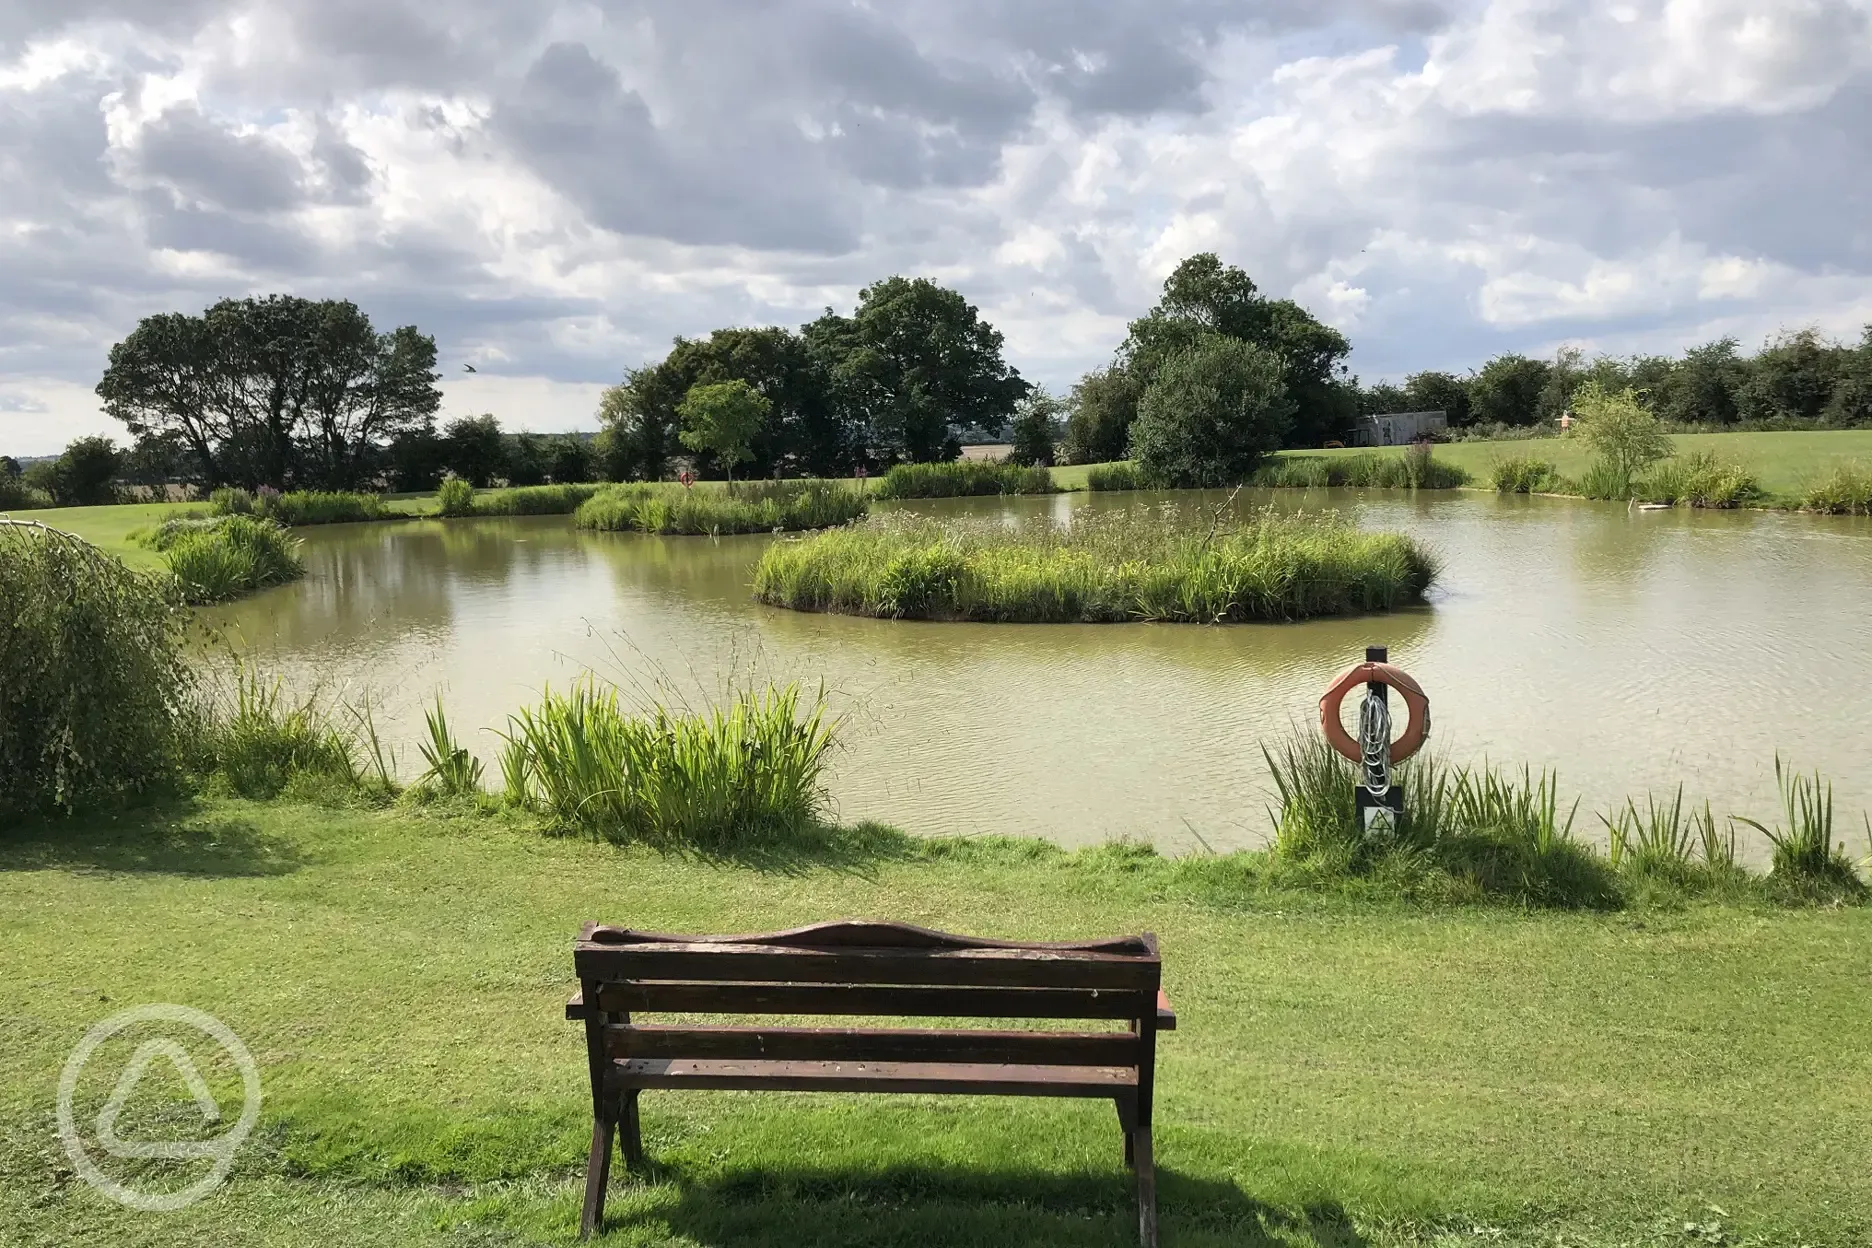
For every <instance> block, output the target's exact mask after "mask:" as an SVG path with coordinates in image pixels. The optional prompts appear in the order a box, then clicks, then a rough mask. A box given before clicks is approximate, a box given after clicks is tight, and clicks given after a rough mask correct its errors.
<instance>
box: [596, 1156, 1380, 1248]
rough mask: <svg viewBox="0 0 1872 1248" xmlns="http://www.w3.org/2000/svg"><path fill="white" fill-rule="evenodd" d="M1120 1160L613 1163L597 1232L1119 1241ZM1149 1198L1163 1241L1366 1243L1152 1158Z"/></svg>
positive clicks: (1338, 1223) (1336, 1214) (772, 1238)
mask: <svg viewBox="0 0 1872 1248" xmlns="http://www.w3.org/2000/svg"><path fill="white" fill-rule="evenodd" d="M645 1181H648V1182H651V1183H656V1184H660V1185H667V1186H666V1190H667V1187H670V1186H673V1187H674V1188H675V1189H676V1190H677V1192H678V1193H679V1194H678V1195H677V1196H676V1197H675V1199H674V1201H669V1200H655V1199H652V1200H650V1201H647V1202H645V1204H644V1205H643V1206H641V1207H640V1208H639V1209H637V1210H629V1209H627V1205H628V1204H629V1203H630V1201H629V1198H628V1195H627V1193H628V1192H629V1190H630V1188H629V1184H631V1183H633V1182H645ZM1133 1184H1134V1180H1133V1179H1132V1178H1131V1175H1130V1173H1129V1172H1128V1171H1124V1172H1121V1173H1120V1174H1118V1175H1103V1174H1080V1175H1063V1174H1059V1173H1057V1172H1051V1171H1040V1170H1026V1171H1015V1170H996V1171H994V1172H992V1173H988V1172H983V1171H966V1170H957V1169H946V1168H937V1167H927V1166H920V1167H909V1168H902V1169H892V1170H887V1171H884V1172H872V1173H865V1174H854V1173H851V1172H849V1171H843V1170H825V1169H813V1168H809V1167H787V1168H784V1169H782V1168H762V1169H745V1170H731V1171H729V1172H727V1173H726V1174H723V1173H720V1172H715V1173H712V1174H710V1175H709V1176H708V1177H707V1178H702V1177H697V1176H692V1175H689V1174H687V1173H686V1171H685V1168H684V1167H682V1166H681V1165H674V1166H671V1165H662V1164H658V1163H655V1162H652V1163H651V1168H650V1171H649V1173H648V1174H645V1175H637V1176H629V1177H626V1176H624V1175H622V1174H620V1173H617V1172H614V1173H613V1177H612V1188H611V1208H610V1210H609V1211H608V1212H607V1214H606V1217H605V1231H606V1234H607V1239H610V1240H615V1241H622V1242H638V1237H641V1236H642V1235H643V1234H644V1233H645V1232H649V1233H651V1234H657V1233H661V1234H665V1235H668V1236H670V1237H672V1238H675V1239H677V1240H679V1241H680V1242H694V1243H697V1244H705V1245H708V1246H709V1248H781V1246H782V1245H792V1244H802V1243H812V1244H822V1245H828V1246H829V1245H852V1246H853V1248H857V1246H858V1245H867V1244H879V1243H890V1244H914V1245H918V1248H923V1246H925V1245H927V1246H928V1248H939V1246H945V1245H956V1246H958V1248H960V1246H961V1245H979V1244H1032V1245H1053V1244H1058V1245H1084V1244H1112V1245H1127V1244H1136V1243H1137V1242H1138V1232H1137V1197H1136V1189H1135V1187H1134V1185H1133ZM1157 1210H1158V1219H1159V1223H1160V1226H1161V1228H1162V1232H1161V1234H1162V1239H1163V1241H1164V1242H1165V1243H1167V1244H1196V1245H1222V1244H1228V1245H1241V1246H1242V1248H1306V1246H1308V1245H1312V1246H1317V1248H1368V1245H1369V1243H1370V1241H1369V1240H1368V1239H1367V1238H1366V1237H1365V1236H1364V1234H1363V1233H1361V1232H1360V1231H1359V1230H1358V1229H1357V1228H1356V1227H1355V1226H1354V1225H1353V1223H1352V1219H1351V1217H1350V1215H1348V1214H1347V1213H1346V1211H1345V1210H1344V1209H1343V1208H1342V1207H1341V1206H1339V1205H1338V1204H1336V1203H1332V1202H1322V1203H1319V1204H1315V1205H1311V1206H1309V1207H1307V1208H1306V1209H1303V1210H1295V1209H1283V1208H1278V1207H1276V1206H1273V1205H1269V1204H1267V1203H1265V1202H1263V1201H1259V1200H1256V1199H1254V1198H1252V1197H1250V1196H1248V1195H1247V1194H1246V1193H1244V1192H1243V1191H1242V1190H1241V1189H1240V1188H1238V1187H1236V1186H1235V1185H1234V1184H1232V1183H1228V1182H1223V1181H1219V1180H1216V1179H1209V1178H1197V1177H1195V1176H1193V1175H1187V1174H1183V1173H1179V1172H1178V1171H1176V1170H1174V1169H1168V1168H1166V1167H1164V1166H1162V1165H1159V1166H1158V1167H1157Z"/></svg>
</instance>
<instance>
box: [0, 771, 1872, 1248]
mask: <svg viewBox="0 0 1872 1248" xmlns="http://www.w3.org/2000/svg"><path fill="white" fill-rule="evenodd" d="M1230 861H1231V860H1227V859H1223V860H1211V859H1203V858H1195V859H1185V860H1177V861H1169V860H1163V859H1159V858H1156V857H1154V856H1152V855H1150V854H1149V853H1148V852H1145V851H1140V850H1136V849H1126V848H1122V847H1108V848H1104V849H1098V850H1088V851H1084V852H1081V853H1077V854H1068V853H1063V852H1061V851H1058V850H1055V849H1052V848H1049V847H1046V846H1043V845H1039V844H1035V843H1029V842H978V843H936V844H929V843H917V842H907V841H904V840H902V839H900V838H897V837H894V836H891V835H889V834H887V833H883V832H879V831H871V832H863V833H860V832H854V833H847V834H844V835H842V836H837V837H828V838H827V839H826V840H824V841H823V842H822V843H821V844H820V845H819V846H817V847H816V849H812V850H810V851H807V850H805V849H802V851H801V852H800V853H799V854H798V855H796V856H795V857H793V858H790V859H788V860H786V861H782V862H774V863H771V864H769V865H766V866H764V867H755V866H750V865H738V864H735V863H732V862H716V863H710V862H705V861H699V860H696V859H692V858H681V857H667V856H662V855H658V854H655V853H651V852H648V851H642V850H633V851H622V852H620V851H619V850H617V849H615V848H613V847H611V846H609V845H605V844H602V843H596V842H592V841H589V840H584V839H575V838H550V837H548V838H542V837H541V836H540V835H539V830H538V829H537V828H536V827H534V826H531V825H528V824H526V823H524V822H519V823H511V822H506V821H503V820H500V819H485V818H461V817H453V816H449V815H446V814H443V813H424V812H412V811H407V810H396V811H376V810H365V809H345V808H318V807H309V806H299V805H287V804H254V803H247V802H239V801H217V802H209V803H206V804H203V805H200V806H195V807H188V808H181V809H177V810H174V811H171V812H167V813H157V814H146V815H140V816H135V817H130V818H120V819H114V820H102V821H97V822H78V823H67V824H64V825H60V826H58V827H56V828H19V829H14V830H12V831H10V832H4V833H0V1018H5V1019H7V1020H8V1021H9V1024H10V1025H9V1028H8V1042H7V1044H6V1045H4V1046H0V1226H4V1227H6V1228H7V1232H8V1233H9V1235H10V1236H11V1237H16V1238H17V1240H18V1241H19V1242H23V1243H32V1244H57V1245H64V1244H73V1245H75V1244H88V1243H99V1242H135V1243H139V1244H145V1245H184V1244H187V1245H193V1244H200V1243H217V1244H225V1245H268V1246H272V1245H296V1244H304V1245H326V1244H331V1243H346V1244H358V1245H406V1244H463V1243H477V1244H497V1243H499V1244H508V1243H512V1244H520V1243H570V1242H571V1241H572V1239H573V1237H574V1235H575V1232H576V1225H577V1206H578V1193H579V1172H580V1169H581V1165H582V1158H583V1152H584V1146H585V1141H586V1137H587V1134H588V1130H589V1119H588V1114H589V1098H588V1093H587V1088H586V1082H585V1079H586V1075H585V1064H584V1063H585V1058H584V1050H583V1047H582V1045H581V1043H580V1037H579V1035H578V1033H577V1031H576V1029H575V1028H574V1027H572V1026H571V1025H569V1024H567V1023H566V1022H564V1020H563V1017H562V1014H561V1006H562V1004H563V1002H564V999H565V997H566V995H567V994H568V993H569V992H570V991H571V989H572V987H573V985H572V983H571V980H570V971H571V958H570V943H571V940H572V936H573V934H574V933H575V932H576V930H577V927H578V925H579V924H580V923H581V922H583V921H585V920H588V919H604V920H608V921H613V922H618V923H627V924H631V925H633V926H638V927H643V928H649V929H655V930H665V931H744V930H765V929H773V928H779V927H785V926H789V925H793V924H799V923H805V922H810V921H814V920H819V919H826V918H833V917H840V916H846V915H868V916H879V917H890V918H900V919H909V920H913V921H916V922H919V923H925V924H930V925H933V926H937V927H943V928H949V929H953V930H959V931H967V932H979V933H989V934H994V935H1000V936H1009V937H1028V938H1067V937H1084V936H1096V935H1106V934H1111V933H1117V932H1131V931H1139V930H1152V931H1155V932H1157V933H1158V934H1159V937H1160V939H1161V941H1162V944H1163V948H1164V952H1165V978H1166V985H1167V988H1168V991H1169V993H1170V995H1171V997H1172V999H1173V1000H1174V1001H1175V1004H1176V1006H1177V1009H1178V1011H1179V1014H1180V1017H1181V1026H1180V1028H1179V1030H1178V1031H1177V1032H1176V1033H1174V1034H1172V1035H1169V1036H1166V1037H1164V1039H1163V1040H1162V1041H1161V1042H1160V1046H1159V1057H1158V1070H1159V1093H1158V1106H1159V1108H1158V1127H1157V1143H1158V1147H1157V1153H1158V1164H1159V1167H1160V1192H1161V1195H1160V1203H1161V1206H1162V1215H1163V1225H1164V1231H1163V1235H1164V1242H1165V1244H1167V1245H1176V1244H1184V1245H1215V1246H1219V1245H1224V1244H1230V1245H1233V1244H1243V1243H1248V1244H1266V1245H1290V1246H1292V1248H1300V1246H1303V1245H1304V1246H1308V1248H1315V1246H1317V1245H1341V1246H1350V1245H1358V1246H1360V1248H1405V1246H1407V1245H1409V1246H1421V1245H1425V1244H1432V1243H1434V1244H1437V1245H1446V1246H1450V1248H1456V1246H1461V1248H1469V1246H1472V1245H1473V1246H1475V1248H1480V1246H1481V1245H1509V1246H1511V1248H1534V1246H1535V1245H1540V1246H1541V1248H1553V1245H1556V1244H1565V1245H1567V1246H1568V1248H1633V1246H1637V1248H1665V1246H1666V1245H1673V1246H1674V1245H1686V1244H1694V1245H1703V1246H1705V1248H1707V1246H1708V1245H1712V1244H1727V1245H1738V1244H1747V1245H1750V1246H1751V1248H1795V1246H1796V1245H1829V1246H1832V1245H1847V1244H1855V1243H1862V1242H1866V1240H1867V1238H1868V1237H1869V1236H1872V1212H1868V1211H1872V1169H1868V1168H1867V1167H1866V1166H1865V1165H1864V1164H1863V1161H1864V1157H1865V1149H1866V1144H1867V1139H1868V1137H1867V1128H1866V1125H1865V1122H1864V1116H1863V1095H1862V1092H1861V1089H1863V1088H1864V1087H1865V1086H1866V1085H1867V1082H1868V1080H1872V1050H1868V1049H1867V1048H1866V1046H1863V1045H1859V1044H1854V1043H1850V1042H1848V1041H1847V1038H1850V1037H1854V1036H1862V1035H1864V1034H1866V1032H1867V1031H1868V1029H1869V1028H1872V997H1868V996H1867V994H1866V993H1865V992H1864V991H1863V990H1862V987H1861V984H1862V981H1863V973H1864V968H1865V967H1866V966H1867V965H1868V963H1872V912H1869V911H1867V910H1864V909H1857V908H1850V909H1845V910H1806V911H1800V912H1795V913H1779V914H1775V915H1772V916H1766V915H1760V914H1756V913H1753V912H1750V911H1748V910H1737V909H1731V908H1693V909H1690V910H1687V911H1684V912H1680V913H1675V914H1650V915H1647V916H1645V917H1644V918H1643V919H1642V920H1637V919H1634V918H1633V917H1631V916H1629V915H1596V914H1590V913H1551V912H1539V913H1533V914H1528V913H1523V912H1520V911H1516V910H1511V909H1497V908H1459V909H1455V910H1435V909H1431V910H1423V909H1417V908H1410V907H1399V906H1396V905H1384V904H1371V903H1364V902H1355V901H1350V900H1348V899H1346V898H1343V897H1338V896H1331V895H1319V894H1314V893H1306V892H1290V891H1283V890H1281V889H1279V888H1273V887H1260V888H1250V889H1248V890H1246V891H1244V889H1243V887H1242V881H1241V879H1240V878H1239V876H1238V875H1236V874H1234V873H1232V868H1231V867H1230V866H1229V865H1228V864H1229V862H1230ZM98 915H109V916H110V918H111V921H110V922H109V923H108V924H100V923H99V922H97V916H98ZM146 1001H169V1002H178V1003H187V1004H190V1005H193V1006H195V1007H197V1008H201V1009H205V1010H208V1011H209V1012H211V1013H212V1014H214V1015H216V1016H217V1017H219V1018H221V1019H222V1020H224V1021H225V1022H226V1023H227V1024H228V1025H230V1026H231V1027H232V1028H233V1029H234V1030H235V1031H236V1032H237V1033H238V1034H239V1035H241V1036H242V1037H243V1038H244V1039H245V1041H246V1043H247V1044H248V1046H249V1047H250V1048H251V1049H252V1050H253V1051H254V1053H255V1055H256V1056H257V1057H258V1058H259V1060H260V1063H261V1072H262V1082H263V1087H264V1093H265V1100H264V1104H263V1111H262V1119H261V1126H260V1129H259V1130H258V1132H257V1133H256V1135H255V1137H254V1139H253V1140H252V1141H251V1142H250V1143H249V1144H248V1146H247V1148H246V1149H245V1150H244V1151H243V1152H242V1153H241V1155H240V1157H239V1159H238V1162H237V1164H236V1167H235V1170H234V1173H233V1177H232V1178H231V1180H230V1182H229V1184H228V1186H227V1187H226V1188H224V1189H223V1190H222V1191H220V1192H218V1193H216V1194H215V1195H213V1196H212V1197H210V1198H209V1199H207V1200H205V1201H203V1202H202V1203H200V1204H197V1205H194V1206H192V1207H191V1208H189V1209H187V1210H184V1211H182V1212H180V1213H175V1214H168V1215H162V1216H154V1215H149V1214H143V1213H134V1212H131V1211H129V1210H126V1209H123V1208H120V1207H118V1206H116V1205H114V1204H110V1203H107V1202H106V1201H104V1200H103V1199H101V1198H100V1197H99V1196H97V1195H96V1194H95V1193H93V1192H92V1191H91V1190H90V1189H89V1188H88V1187H86V1186H85V1185H84V1184H83V1183H82V1182H79V1181H77V1180H76V1179H75V1178H74V1177H73V1176H72V1175H71V1173H70V1171H69V1169H68V1168H67V1165H66V1162H65V1159H64V1156H63V1154H62V1152H61V1151H60V1150H59V1147H58V1145H57V1144H56V1142H54V1140H53V1136H52V1116H53V1108H52V1107H53V1100H54V1095H55V1091H56V1087H57V1084H58V1078H59V1071H60V1069H61V1066H62V1065H63V1063H64V1061H65V1059H66V1057H67V1055H68V1054H69V1053H70V1051H71V1049H72V1047H73V1045H74V1044H76V1043H77V1041H78V1038H79V1037H80V1036H81V1035H82V1034H83V1032H84V1030H85V1029H86V1028H87V1027H88V1026H90V1025H91V1024H92V1023H94V1022H96V1021H98V1020H99V1019H101V1018H103V1017H105V1016H107V1015H109V1014H111V1013H113V1012H114V1011H116V1010H118V1009H122V1008H124V1007H125V1006H128V1005H131V1004H136V1003H141V1002H146ZM143 1087H144V1089H145V1090H147V1091H148V1092H149V1094H150V1095H151V1096H152V1097H153V1098H154V1100H152V1101H143V1100H139V1099H133V1100H132V1102H131V1105H130V1108H129V1109H128V1110H127V1111H126V1113H125V1117H124V1121H123V1126H122V1128H121V1130H122V1131H123V1133H124V1134H125V1135H126V1137H127V1138H137V1135H136V1133H137V1132H138V1131H139V1129H146V1124H148V1123H149V1121H150V1119H151V1117H153V1116H157V1115H158V1114H159V1113H160V1111H161V1110H162V1109H163V1107H164V1104H165V1103H167V1104H170V1105H174V1104H177V1103H180V1104H181V1105H183V1106H186V1107H187V1109H188V1112H189V1113H195V1112H196V1111H195V1110H194V1108H193V1106H192V1104H190V1103H189V1102H188V1099H187V1098H188V1093H187V1092H186V1090H185V1089H183V1088H182V1087H181V1086H180V1084H179V1082H178V1083H176V1084H175V1086H174V1087H169V1086H167V1085H160V1084H159V1081H157V1080H153V1079H152V1080H149V1081H146V1083H145V1084H144V1085H143ZM108 1090H109V1080H108V1077H103V1082H102V1083H101V1084H100V1086H98V1087H96V1088H91V1087H90V1086H89V1085H88V1084H87V1085H86V1086H85V1088H84V1089H83V1091H84V1092H85V1093H86V1094H90V1095H94V1096H95V1097H97V1098H101V1097H102V1096H103V1095H104V1094H105V1093H106V1092H108ZM165 1098H166V1100H165ZM224 1104H226V1102H225V1101H224ZM1793 1106H1798V1112H1790V1107H1793ZM643 1112H644V1124H645V1125H644V1129H645V1136H646V1141H647V1144H648V1146H649V1149H650V1151H651V1153H652V1155H653V1157H654V1158H655V1160H656V1162H657V1169H656V1171H655V1172H654V1173H653V1175H652V1176H651V1178H650V1179H649V1181H647V1182H633V1181H632V1180H630V1179H629V1178H628V1177H626V1176H625V1175H623V1174H622V1173H619V1174H618V1175H616V1176H615V1177H614V1179H613V1184H614V1187H613V1195H612V1200H611V1211H610V1214H609V1217H610V1228H611V1233H610V1235H609V1237H608V1239H607V1240H606V1241H605V1242H610V1243H617V1244H637V1245H649V1244H671V1245H678V1244H691V1245H693V1244H711V1245H722V1246H724V1248H725V1246H728V1245H741V1246H748V1248H753V1246H756V1245H759V1246H767V1245H775V1246H778V1245H792V1244H796V1243H799V1242H801V1238H802V1228H810V1239H811V1242H814V1243H817V1244H821V1245H828V1246H831V1245H874V1244H878V1243H895V1244H903V1245H958V1246H959V1245H974V1244H983V1243H995V1244H1002V1243H1024V1244H1036V1245H1087V1244H1099V1245H1110V1246H1113V1248H1121V1246H1122V1245H1125V1244H1127V1243H1134V1242H1135V1238H1134V1237H1135V1230H1134V1226H1133V1218H1134V1213H1133V1209H1132V1204H1131V1193H1130V1184H1129V1178H1128V1175H1127V1173H1126V1171H1125V1170H1124V1168H1123V1164H1122V1160H1121V1157H1120V1152H1119V1147H1118V1140H1117V1132H1116V1129H1115V1125H1114V1120H1113V1117H1112V1114H1111V1112H1110V1107H1109V1106H1107V1105H1099V1104H1090V1103H1079V1102H1057V1103H1055V1102H1046V1101H1000V1102H995V1103H993V1104H987V1103H982V1102H967V1101H960V1100H955V1099H948V1098H943V1099H927V1100H926V1099H924V1098H876V1099H874V1098H864V1097H849V1096H839V1097H831V1096H825V1097H810V1096H788V1095H784V1094H782V1095H745V1094H734V1093H723V1094H708V1093H690V1094H673V1093H662V1094H656V1093H652V1094H649V1095H647V1096H646V1098H645V1101H644V1111H643ZM158 1164H160V1163H158ZM1686 1224H1688V1225H1691V1226H1694V1227H1695V1228H1696V1229H1695V1232H1694V1233H1692V1232H1689V1231H1686V1230H1685V1227H1686Z"/></svg>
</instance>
